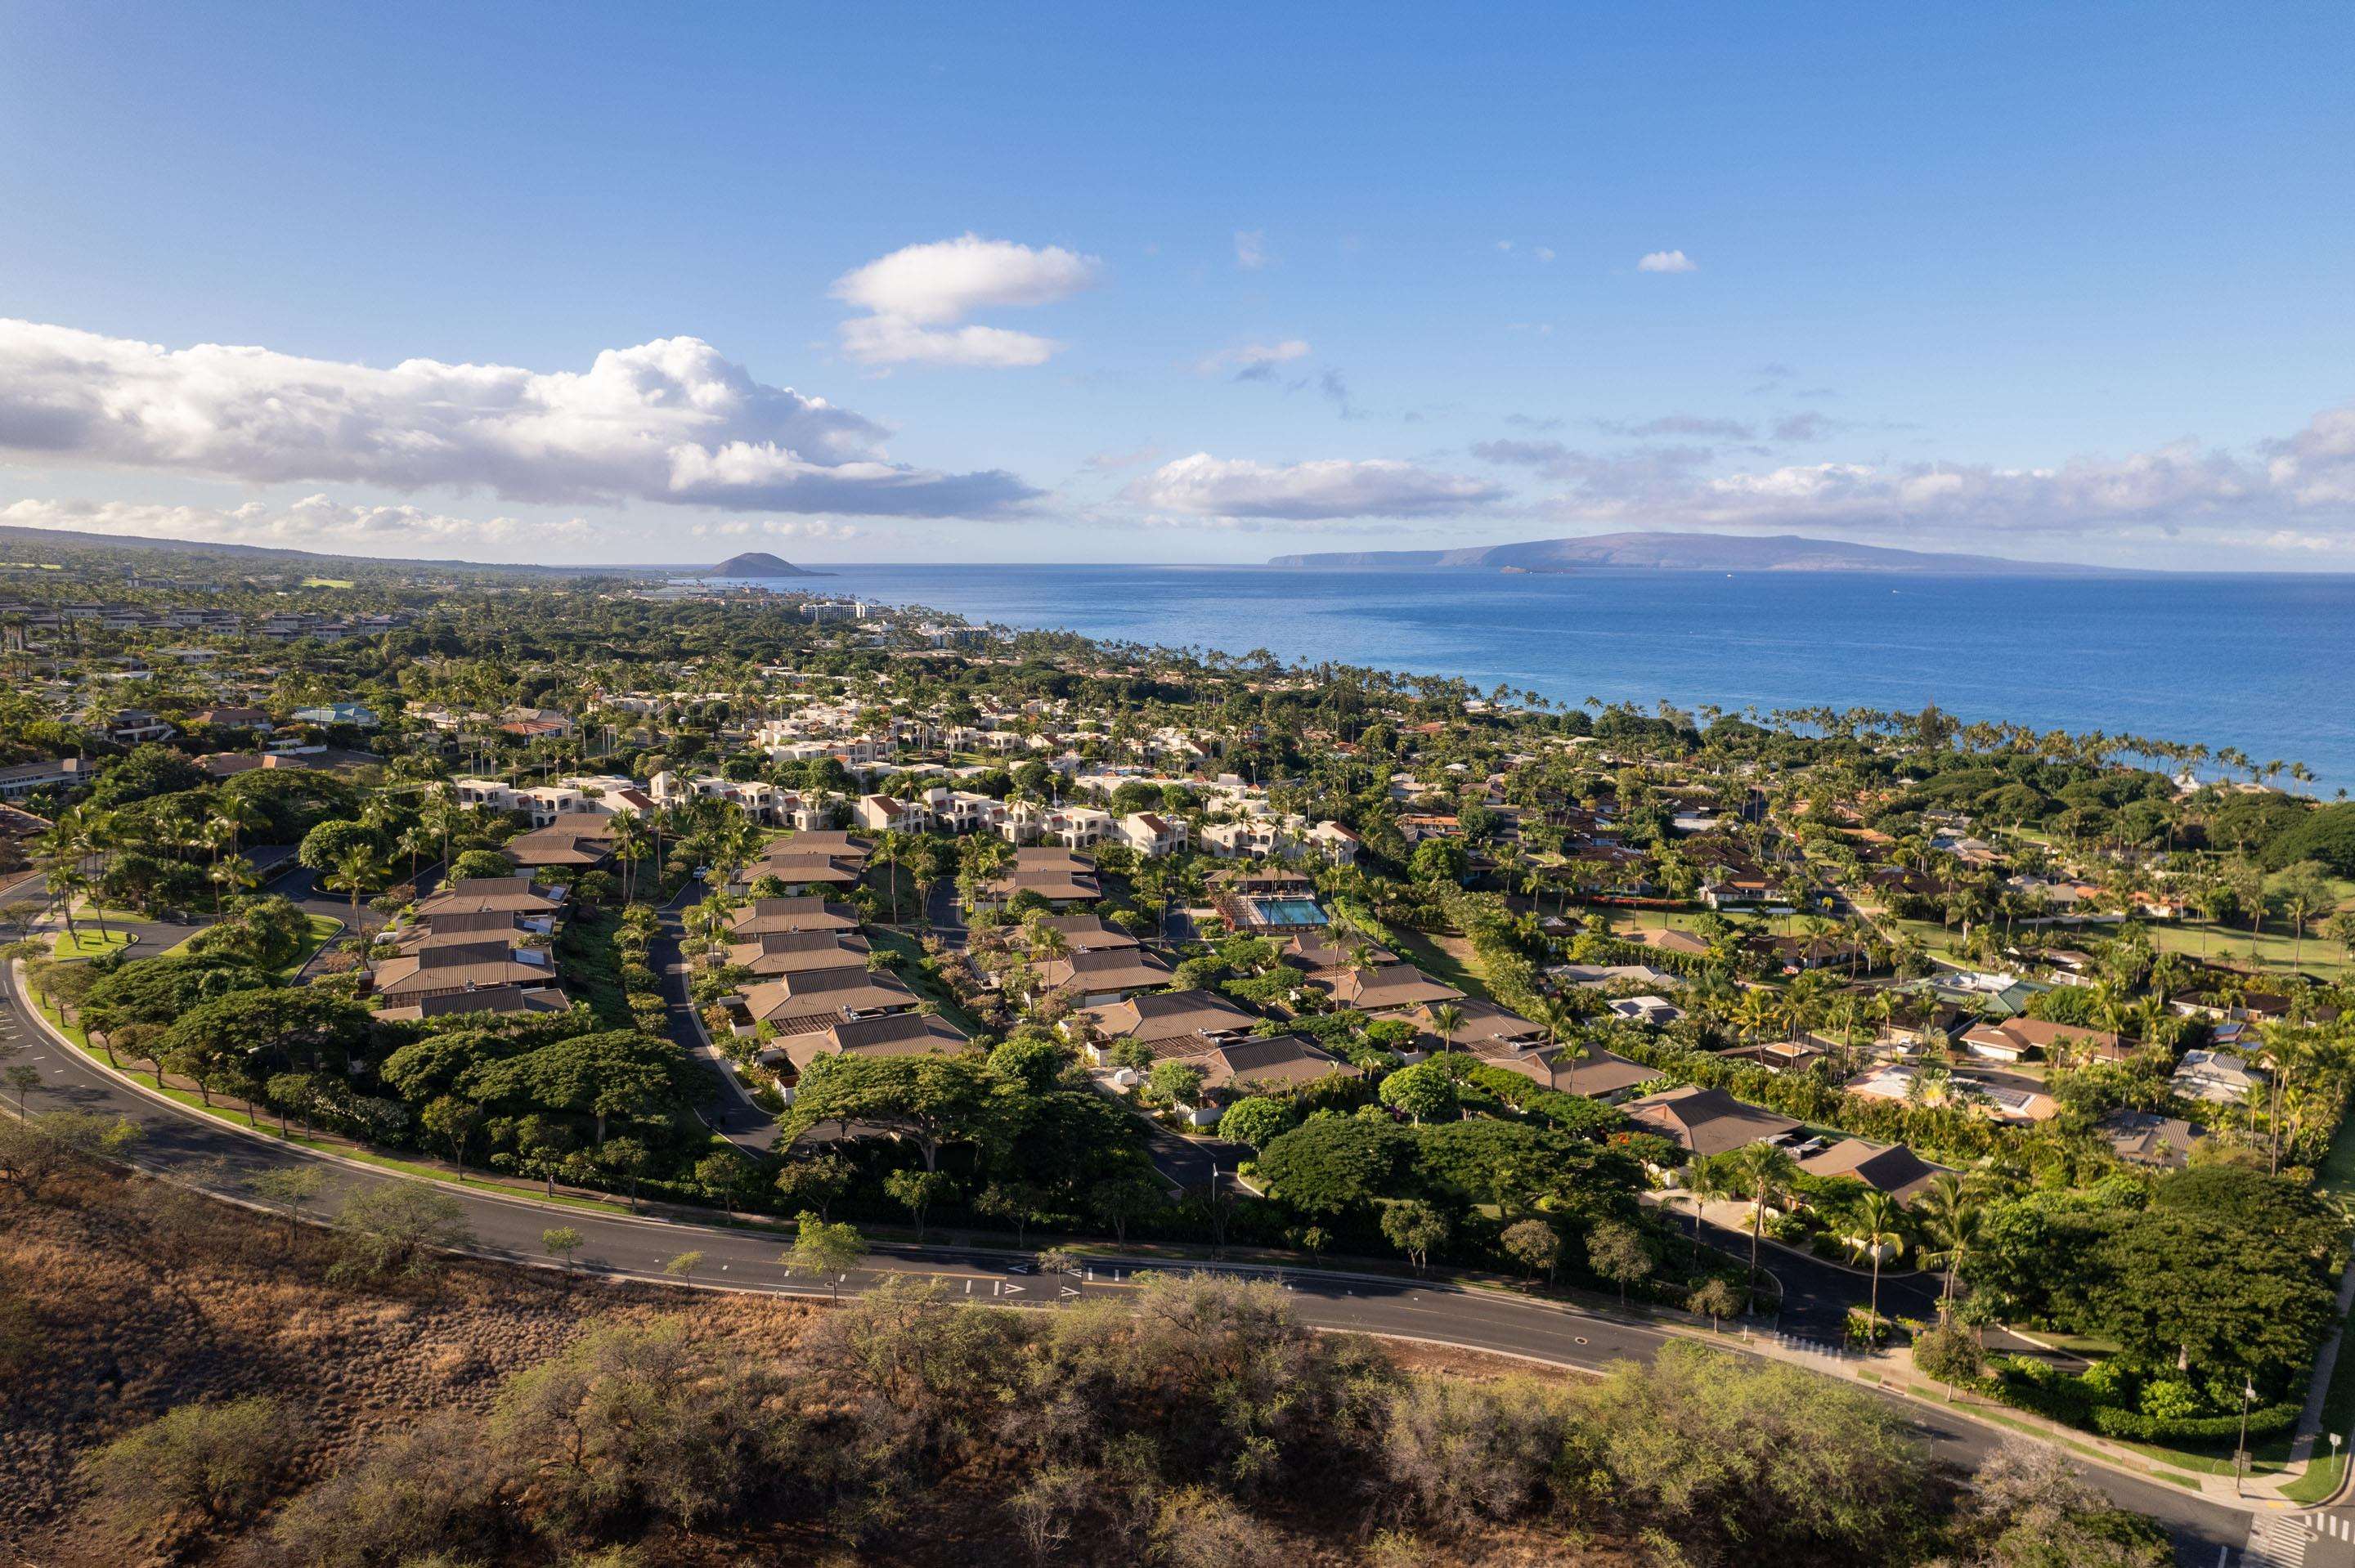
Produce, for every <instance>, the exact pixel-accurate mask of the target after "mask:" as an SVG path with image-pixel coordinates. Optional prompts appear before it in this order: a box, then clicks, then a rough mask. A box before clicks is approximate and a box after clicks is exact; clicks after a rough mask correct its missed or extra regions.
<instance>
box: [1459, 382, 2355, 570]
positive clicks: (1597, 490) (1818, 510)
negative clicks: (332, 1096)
mask: <svg viewBox="0 0 2355 1568" xmlns="http://www.w3.org/2000/svg"><path fill="white" fill-rule="evenodd" d="M1807 433H1808V434H1809V435H1811V436H1812V435H1814V434H1817V433H1818V432H1817V431H1816V429H1814V428H1813V427H1812V426H1811V427H1810V429H1809V430H1808V432H1807ZM1821 433H1824V434H1829V433H1834V432H1832V431H1830V430H1828V429H1827V430H1825V431H1823V432H1821ZM1474 451H1475V453H1476V455H1478V456H1480V457H1482V458H1485V459H1487V461H1492V462H1508V463H1517V464H1520V465H1522V466H1526V467H1529V468H1530V469H1532V470H1534V471H1537V472H1539V473H1540V474H1543V475H1545V476H1547V477H1550V478H1554V479H1559V480H1562V481H1566V482H1568V483H1569V486H1570V488H1569V489H1568V490H1567V491H1566V492H1564V493H1561V495H1558V496H1556V497H1554V498H1553V499H1552V500H1550V502H1548V503H1545V506H1544V511H1545V513H1546V514H1547V515H1549V516H1551V517H1553V518H1556V519H1559V520H1568V521H1577V522H1581V523H1588V524H1619V525H1621V526H1626V527H1646V528H1649V527H1668V528H1730V529H1752V530H1758V529H1765V530H1773V529H1797V530H1803V531H1830V532H1836V533H1850V534H1859V535H1870V536H1876V537H1884V538H1885V537H1891V536H1898V535H1913V536H1917V537H1920V538H1922V539H1923V540H1925V541H1927V542H1930V543H1933V544H1937V543H1940V542H1947V543H1951V541H1952V540H1953V539H1955V537H1956V536H1959V535H1980V536H1983V537H1997V536H2002V535H2053V536H2063V535H2097V534H2108V533H2115V532H2116V531H2118V530H2126V531H2129V532H2133V531H2140V532H2143V533H2146V534H2147V533H2152V532H2158V533H2164V534H2169V535H2177V534H2181V535H2199V536H2203V537H2207V538H2209V539H2211V540H2212V541H2213V542H2215V543H2218V544H2220V545H2221V544H2236V545H2240V546H2262V547H2264V548H2270V549H2287V548H2293V547H2295V548H2298V549H2314V548H2318V547H2319V546H2318V545H2317V543H2316V542H2317V541H2325V540H2348V541H2355V407H2348V408H2333V409H2328V410H2326V411H2324V412H2322V413H2320V414H2318V415H2316V416H2315V418H2313V419H2311V420H2310V421H2308V422H2307V425H2306V426H2305V428H2304V429H2300V430H2298V431H2297V432H2296V433H2295V434H2293V435H2290V436H2288V437H2286V438H2283V439H2282V440H2273V441H2266V442H2263V443H2260V444H2259V446H2258V447H2257V448H2256V449H2255V450H2254V452H2253V453H2236V452H2232V451H2225V450H2211V449H2204V448H2201V447H2200V446H2198V445H2196V444H2195V443H2193V442H2190V441H2179V442H2174V443H2170V444H2169V445H2165V446H2160V447H2157V448H2154V449H2152V450H2147V451H2142V452H2134V453H2129V454H2128V455H2126V456H2125V457H2122V458H2108V457H2092V456H2083V457H2074V458H2071V459H2069V460H2068V461H2064V462H2062V463H2059V464H2056V465H2052V466H2049V467H2036V468H2021V467H1999V466H1997V465H1995V464H1991V463H1952V462H1913V463H1902V464H1891V463H1879V462H1856V461H1847V462H1820V463H1802V464H1789V465H1785V466H1782V467H1778V468H1771V469H1764V470H1754V471H1733V472H1728V473H1719V474H1715V475H1710V474H1708V473H1707V472H1706V467H1707V460H1708V457H1709V455H1710V454H1709V453H1708V452H1707V451H1705V450H1700V449H1659V450H1655V451H1651V452H1648V453H1644V452H1639V453H1633V454H1625V455H1624V456H1617V457H1610V458H1597V457H1592V456H1590V455H1588V454H1585V453H1581V452H1577V451H1573V450H1569V449H1566V448H1564V447H1562V446H1561V445H1560V444H1559V443H1557V442H1550V441H1491V442H1487V443H1484V444H1482V445H1480V446H1477V447H1476V448H1475V449H1474Z"/></svg>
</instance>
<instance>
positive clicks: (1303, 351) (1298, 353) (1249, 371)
mask: <svg viewBox="0 0 2355 1568" xmlns="http://www.w3.org/2000/svg"><path fill="white" fill-rule="evenodd" d="M1309 352H1310V351H1309V347H1308V344H1307V343H1306V342H1305V341H1304V340H1302V339H1300V338H1296V337H1288V338H1285V339H1284V341H1283V342H1281V343H1247V344H1242V345H1241V346H1240V347H1236V348H1222V349H1220V350H1219V352H1218V353H1216V354H1212V355H1204V356H1203V357H1202V359H1201V360H1199V362H1198V363H1197V364H1196V365H1195V366H1194V368H1195V369H1196V370H1198V371H1199V372H1200V373H1201V374H1203V375H1204V376H1216V375H1219V374H1220V373H1221V372H1222V371H1229V370H1231V371H1233V372H1234V373H1235V379H1237V380H1239V381H1242V380H1252V381H1257V380H1264V379H1266V378H1267V377H1268V376H1273V375H1274V374H1275V366H1279V365H1289V364H1290V363H1291V362H1292V361H1294V360H1295V359H1305V358H1307V357H1308V355H1309Z"/></svg>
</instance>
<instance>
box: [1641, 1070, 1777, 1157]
mask: <svg viewBox="0 0 2355 1568" xmlns="http://www.w3.org/2000/svg"><path fill="white" fill-rule="evenodd" d="M1627 1114H1628V1115H1629V1116H1631V1117H1634V1118H1636V1120H1637V1121H1640V1122H1642V1123H1644V1124H1645V1125H1646V1126H1647V1127H1649V1128H1652V1129H1653V1130H1654V1131H1656V1132H1660V1133H1664V1134H1666V1135H1667V1136H1668V1138H1670V1139H1674V1140H1675V1141H1676V1142H1677V1143H1678V1145H1680V1146H1681V1147H1682V1148H1684V1149H1685V1150H1688V1151H1689V1152H1690V1153H1693V1154H1697V1155H1700V1156H1702V1157H1703V1158H1706V1157H1708V1156H1710V1155H1712V1154H1723V1153H1724V1152H1726V1151H1727V1150H1732V1149H1743V1148H1747V1147H1748V1146H1749V1145H1751V1144H1753V1143H1765V1142H1771V1141H1772V1140H1774V1139H1778V1138H1786V1137H1788V1136H1789V1135H1790V1134H1792V1133H1795V1132H1796V1131H1798V1130H1799V1124H1798V1123H1797V1122H1796V1121H1793V1120H1792V1119H1791V1118H1789V1117H1786V1116H1777V1115H1775V1114H1774V1112H1773V1111H1770V1110H1761V1109H1760V1108H1759V1107H1756V1106H1749V1105H1744V1104H1742V1102H1741V1101H1740V1100H1737V1099H1735V1098H1734V1097H1732V1095H1729V1094H1727V1093H1726V1092H1725V1091H1724V1090H1723V1089H1705V1088H1702V1087H1700V1086H1698V1085H1687V1086H1685V1087H1683V1088H1680V1089H1668V1090H1665V1091H1663V1092H1662V1093H1660V1094H1657V1095H1646V1096H1645V1097H1643V1098H1642V1099H1640V1100H1630V1101H1629V1102H1628V1103H1627Z"/></svg>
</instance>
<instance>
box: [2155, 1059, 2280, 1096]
mask: <svg viewBox="0 0 2355 1568" xmlns="http://www.w3.org/2000/svg"><path fill="white" fill-rule="evenodd" d="M2263 1083H2264V1074H2263V1073H2262V1072H2259V1071H2258V1070H2257V1069H2255V1068H2254V1067H2251V1066H2250V1065H2248V1063H2247V1062H2245V1061H2244V1060H2243V1059H2242V1058H2241V1057H2240V1056H2238V1055H2236V1054H2233V1053H2232V1052H2230V1051H2186V1052H2185V1053H2184V1054H2183V1060H2182V1061H2181V1062H2180V1063H2179V1064H2178V1065H2177V1066H2176V1069H2175V1076H2174V1078H2173V1079H2172V1080H2170V1082H2169V1087H2170V1088H2172V1089H2173V1090H2174V1091H2175V1092H2176V1093H2177V1094H2179V1095H2181V1096H2182V1097H2184V1098H2185V1099H2188V1100H2205V1101H2207V1102H2208V1103H2209V1104H2211V1105H2220V1106H2236V1105H2242V1104H2244V1103H2245V1102H2246V1101H2247V1100H2248V1097H2249V1096H2250V1095H2251V1094H2253V1093H2254V1092H2255V1091H2256V1089H2257V1088H2258V1086H2260V1085H2262V1084H2263Z"/></svg>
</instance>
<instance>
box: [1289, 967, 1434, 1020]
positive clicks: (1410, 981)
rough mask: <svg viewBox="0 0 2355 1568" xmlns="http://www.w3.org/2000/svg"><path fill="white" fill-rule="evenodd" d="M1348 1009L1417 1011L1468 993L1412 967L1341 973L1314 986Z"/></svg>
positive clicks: (1327, 977) (1335, 973)
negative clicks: (1410, 1009)
mask: <svg viewBox="0 0 2355 1568" xmlns="http://www.w3.org/2000/svg"><path fill="white" fill-rule="evenodd" d="M1313 983H1315V984H1316V985H1318V986H1321V987H1323V988H1324V989H1325V990H1326V991H1328V992H1330V993H1331V994H1332V997H1333V1000H1334V1001H1337V1002H1339V1003H1341V1004H1342V1005H1343V1006H1345V1007H1355V1008H1359V1009H1360V1010H1362V1011H1365V1012H1375V1011H1378V1010H1385V1009H1390V1008H1399V1007H1415V1006H1419V1005H1421V1004H1423V1003H1425V1002H1434V1001H1459V1000H1461V999H1462V997H1463V995H1464V993H1463V992H1462V991H1458V990H1456V989H1455V987H1454V986H1452V985H1449V984H1448V983H1447V982H1445V981H1444V980H1433V979H1432V978H1431V977H1430V976H1429V975H1427V974H1424V973H1423V971H1422V970H1421V969H1416V968H1415V967H1414V966H1413V965H1412V964H1380V965H1377V966H1376V967H1374V968H1373V969H1340V970H1337V971H1336V972H1334V973H1333V974H1331V975H1320V976H1318V977H1317V979H1316V980H1315V981H1314V982H1313Z"/></svg>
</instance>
